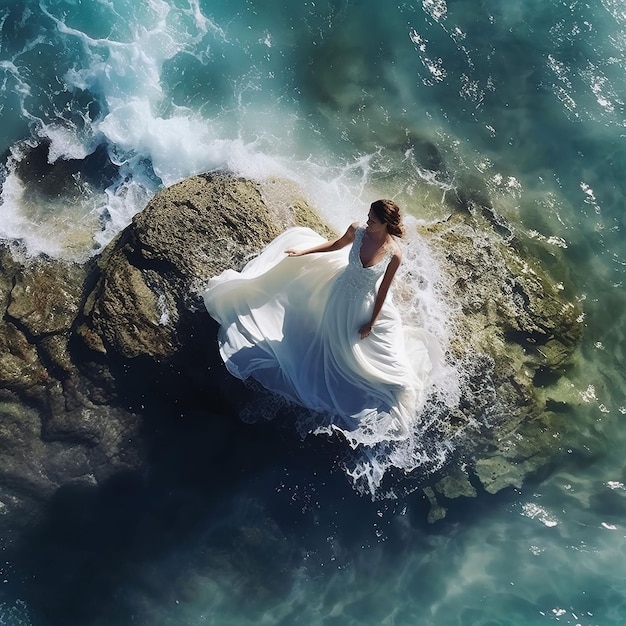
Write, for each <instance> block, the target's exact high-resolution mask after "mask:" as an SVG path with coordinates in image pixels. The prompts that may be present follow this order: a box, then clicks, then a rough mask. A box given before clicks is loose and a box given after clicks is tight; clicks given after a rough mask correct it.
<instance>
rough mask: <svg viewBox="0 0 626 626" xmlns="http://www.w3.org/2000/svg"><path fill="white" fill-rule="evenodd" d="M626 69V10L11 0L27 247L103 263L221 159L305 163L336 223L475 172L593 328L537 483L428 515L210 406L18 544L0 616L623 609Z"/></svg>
mask: <svg viewBox="0 0 626 626" xmlns="http://www.w3.org/2000/svg"><path fill="white" fill-rule="evenodd" d="M625 66H626V7H625V5H624V4H623V2H621V1H620V0H596V1H595V2H587V3H585V2H581V1H580V0H518V1H511V2H501V1H496V0H474V1H470V0H448V1H446V0H422V1H414V2H397V3H382V2H373V1H372V0H320V1H309V2H286V1H285V0H267V1H266V2H263V3H261V2H254V1H251V0H230V1H229V2H217V1H216V0H146V1H144V2H135V1H131V0H82V1H81V0H15V1H9V0H0V120H2V124H1V125H0V147H1V150H0V152H1V153H2V170H1V175H0V180H1V182H2V189H1V195H0V201H1V204H0V237H1V238H2V239H3V240H6V241H9V242H11V244H12V245H13V246H14V249H15V251H16V254H22V255H26V256H28V255H31V256H32V255H37V254H40V253H45V254H49V255H52V256H56V257H60V258H69V259H86V258H88V257H89V256H90V255H93V254H95V253H97V252H98V251H99V250H101V249H102V247H103V246H104V245H106V243H107V242H108V241H110V240H111V238H112V237H113V236H114V235H115V234H116V233H117V232H119V230H120V229H122V228H123V227H124V226H126V225H127V224H128V223H129V221H130V219H131V218H132V216H133V214H135V213H136V212H137V211H139V210H141V208H143V206H145V204H146V202H147V201H148V199H149V198H150V197H152V195H153V194H154V193H155V192H156V191H158V190H159V189H160V188H162V187H163V186H166V185H169V184H171V183H174V182H176V181H178V180H180V179H182V178H184V177H186V176H189V175H191V174H194V173H198V172H203V171H207V170H212V169H222V168H226V169H229V170H231V171H233V172H235V173H236V174H240V175H243V176H248V177H252V178H257V179H263V178H266V177H273V176H281V177H285V178H287V179H291V180H293V181H295V182H297V183H298V184H299V185H301V186H302V187H303V188H304V190H305V191H306V193H307V194H308V196H309V198H310V199H311V201H312V202H313V203H314V204H316V205H317V206H318V207H320V210H321V211H322V213H323V214H324V215H325V217H326V218H327V219H328V220H329V221H330V222H331V223H332V224H333V225H335V226H337V227H338V228H341V227H343V226H345V225H346V224H347V223H348V222H350V221H351V220H353V219H356V218H360V217H361V216H364V215H365V213H366V207H367V205H368V204H369V202H371V200H372V199H373V198H376V197H380V196H390V197H393V198H394V199H396V200H397V201H398V202H399V204H401V205H402V206H403V207H405V209H406V211H407V212H408V213H410V214H412V215H413V216H414V218H415V219H420V220H430V219H437V218H441V217H444V216H445V215H446V210H447V209H446V206H445V203H444V199H445V196H446V194H448V193H451V192H452V191H453V190H454V189H455V188H456V187H458V186H462V185H463V184H464V183H466V182H467V181H478V182H479V184H480V185H484V188H485V189H486V190H487V191H488V193H489V195H490V197H491V198H492V200H493V204H494V207H495V210H496V211H497V213H498V214H499V215H501V216H502V218H503V219H504V220H506V222H507V224H508V226H509V227H510V228H511V229H512V230H513V231H514V232H515V233H517V234H519V235H520V236H522V237H530V238H533V239H536V240H539V241H542V242H544V244H545V246H546V250H547V253H546V254H545V258H544V259H542V260H543V261H544V262H545V263H546V264H547V265H548V267H550V268H552V269H554V271H558V272H560V274H559V275H558V278H559V279H560V280H562V281H563V283H564V286H565V288H566V289H567V291H568V294H570V295H572V297H575V298H576V299H577V300H578V301H579V302H580V304H581V307H582V310H583V312H584V320H585V325H586V332H585V337H584V341H583V344H582V346H581V349H580V353H579V355H578V359H577V363H576V366H575V367H574V368H573V369H572V371H571V372H570V373H569V375H568V379H567V380H566V381H565V382H564V385H563V386H564V393H565V394H566V396H567V398H568V399H569V401H570V404H571V407H572V409H571V411H569V412H568V415H567V421H568V429H567V432H566V433H563V439H562V440H563V447H562V449H561V451H560V454H558V455H557V456H556V458H555V460H554V462H553V463H552V464H551V465H550V466H548V467H547V468H546V469H545V471H544V472H542V473H541V475H540V476H537V477H535V478H534V479H533V480H532V481H528V482H527V483H526V484H524V485H523V486H522V488H521V489H518V490H514V489H511V490H507V491H505V492H503V493H500V494H498V495H497V496H486V495H481V496H479V497H478V498H475V499H468V500H464V501H459V502H458V503H455V505H454V507H453V508H452V509H451V510H450V511H449V512H448V516H447V518H446V519H445V520H444V521H442V522H440V523H438V524H436V525H432V526H431V525H428V524H427V523H426V522H425V517H426V514H425V512H426V510H427V503H425V502H424V499H423V498H422V497H421V496H420V495H419V494H411V495H409V496H406V497H404V498H398V499H396V500H389V499H388V500H376V501H372V500H370V499H369V498H367V497H362V496H360V495H358V494H357V493H356V492H355V491H354V490H353V489H352V488H351V486H350V485H349V484H348V482H347V481H346V480H345V477H344V475H343V474H342V472H341V471H340V469H339V468H338V467H337V464H334V463H333V460H332V459H329V458H327V457H326V456H324V454H323V453H322V452H321V451H320V450H319V449H317V448H316V444H315V442H311V441H309V440H305V441H304V442H303V441H301V440H300V439H299V438H298V437H297V436H296V435H295V433H289V432H286V431H285V429H281V428H280V426H279V425H277V424H274V423H271V422H268V423H255V424H244V423H239V422H237V420H236V419H235V418H234V417H233V416H231V418H230V419H228V416H226V417H223V418H220V419H218V418H216V417H215V416H213V418H212V420H211V421H210V423H209V422H208V420H207V419H206V414H205V413H204V412H203V411H206V410H210V407H208V408H207V407H196V408H195V409H196V418H195V419H189V420H187V421H186V423H185V424H184V425H181V430H180V433H179V435H178V438H177V439H173V440H170V441H167V442H157V443H155V446H156V449H159V450H160V451H161V453H162V458H161V459H160V462H159V468H158V470H156V471H155V475H153V476H151V477H149V479H148V478H146V477H138V476H133V475H130V476H123V477H120V478H119V480H117V481H114V482H113V483H112V484H110V485H107V486H106V488H102V489H100V490H96V489H78V488H77V489H72V490H66V491H64V493H63V494H60V496H59V497H58V498H56V499H55V501H54V502H53V503H52V504H51V506H50V508H49V511H48V513H47V518H46V520H45V521H44V522H43V523H42V524H40V525H39V526H38V527H37V528H36V529H34V530H33V531H32V534H31V536H29V537H28V541H27V542H23V541H22V542H20V545H19V547H16V542H15V541H14V538H13V537H11V536H6V537H2V541H1V542H0V543H1V544H2V549H3V554H4V555H6V558H5V559H2V560H0V581H1V582H2V585H0V624H10V625H13V624H28V625H33V626H34V625H57V624H58V625H70V624H77V625H78V624H80V625H89V624H98V625H107V626H109V625H111V626H121V625H126V624H150V625H158V626H170V625H171V626H180V625H194V626H195V625H201V624H213V625H217V626H223V625H224V626H225V625H229V626H230V625H233V626H234V625H237V626H239V625H244V624H268V625H274V624H284V625H290V624H303V625H314V624H315V625H317V624H319V625H324V626H331V625H333V626H335V625H339V626H352V625H355V626H356V625H370V624H371V625H385V626H392V625H393V626H509V625H510V626H521V625H535V624H537V625H540V624H552V623H561V624H572V625H575V624H580V625H581V626H592V625H593V626H596V625H597V626H621V625H623V624H626V558H625V557H626V461H625V460H624V454H623V449H624V445H625V444H626V432H625V431H626V429H625V428H624V424H625V421H626V382H625V377H624V369H625V365H626V363H625V361H626V337H625V333H626V324H625V322H626V319H625V317H626V314H625V312H626V298H625V290H624V280H625V274H626V251H625V250H626V248H625V246H624V237H625V233H624V230H625V228H626V224H625V220H624V215H625V211H624V207H625V206H626V198H625V197H624V196H625V194H624V191H623V189H624V171H625V168H626V143H625V142H626V74H625V72H624V67H625ZM433 146H434V147H435V148H436V150H434V149H433ZM563 267H564V268H565V270H563V269H562V268H563ZM192 412H193V411H192ZM161 417H162V419H167V416H161ZM216 429H217V431H218V433H219V437H218V439H219V440H220V441H222V442H223V443H224V445H223V446H222V448H221V449H220V451H219V453H217V452H215V450H213V449H212V448H211V446H212V444H211V441H213V440H215V439H216V434H215V433H216ZM205 448H206V450H207V452H206V454H204V455H203V452H204V450H205ZM189 451H191V452H192V453H195V455H194V454H189V458H192V457H193V458H196V457H198V458H203V457H206V459H203V460H202V461H198V462H197V463H196V464H194V465H193V466H192V467H188V466H186V465H185V463H183V462H182V460H183V459H185V455H186V453H187V452H189ZM211 452H213V454H211Z"/></svg>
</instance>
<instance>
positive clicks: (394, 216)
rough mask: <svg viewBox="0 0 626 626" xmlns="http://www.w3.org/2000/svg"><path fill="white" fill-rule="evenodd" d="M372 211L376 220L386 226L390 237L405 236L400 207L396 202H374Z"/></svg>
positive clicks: (371, 207) (371, 206)
mask: <svg viewBox="0 0 626 626" xmlns="http://www.w3.org/2000/svg"><path fill="white" fill-rule="evenodd" d="M370 209H371V210H372V212H373V213H374V215H375V216H376V218H377V219H378V220H379V221H380V222H382V223H383V224H385V226H386V227H387V232H388V233H389V234H390V235H394V236H395V237H402V235H403V234H404V229H403V228H402V217H401V216H400V207H398V205H397V204H396V203H395V202H393V201H392V200H376V201H375V202H372V204H371V205H370Z"/></svg>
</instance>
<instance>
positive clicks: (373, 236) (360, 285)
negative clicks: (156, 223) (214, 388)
mask: <svg viewBox="0 0 626 626" xmlns="http://www.w3.org/2000/svg"><path fill="white" fill-rule="evenodd" d="M401 235H402V227H401V221H400V211H399V209H398V207H397V205H396V204H395V203H393V202H392V201H390V200H377V201H376V202H374V203H372V205H371V207H370V211H369V214H368V219H367V226H366V227H365V228H363V227H360V226H359V225H358V224H356V223H354V224H351V225H350V226H349V227H348V229H347V230H346V232H345V233H344V234H343V235H342V236H341V237H339V238H338V239H335V240H334V241H330V242H329V241H325V240H324V239H323V238H322V237H321V236H320V235H318V234H317V233H315V232H314V231H312V230H311V229H308V228H291V229H289V230H287V231H285V232H284V233H283V234H282V235H280V236H279V237H277V238H276V239H275V240H274V241H273V242H272V243H270V244H269V246H267V248H265V250H263V251H262V252H261V254H260V255H259V256H258V257H256V258H254V259H253V260H252V261H250V262H249V263H248V264H247V265H246V266H245V267H244V269H243V270H242V272H241V273H238V272H234V271H233V270H227V271H225V272H223V273H222V274H221V275H220V276H218V277H216V278H213V279H211V281H210V283H209V287H208V289H207V290H206V291H205V292H204V294H203V297H204V301H205V305H206V307H207V310H208V311H209V313H210V314H211V316H212V317H214V318H215V319H216V320H217V321H218V322H219V323H220V324H221V328H220V332H219V336H218V339H219V342H220V352H221V354H222V358H223V359H224V362H225V364H226V366H227V367H228V369H229V371H230V372H231V373H232V374H234V375H235V376H238V377H239V378H242V379H246V378H248V377H250V376H251V377H252V378H254V379H256V380H257V381H259V382H260V383H261V384H262V385H264V386H265V387H266V388H268V389H270V390H272V391H275V392H278V393H280V394H281V395H283V396H284V397H286V398H288V399H290V400H292V401H295V402H297V403H298V404H300V405H303V406H305V407H308V408H310V409H313V410H315V411H317V412H318V413H319V414H321V415H320V426H323V425H330V426H332V427H333V428H334V429H338V430H340V431H341V432H342V433H343V434H344V435H345V436H346V437H347V438H348V439H349V440H350V441H351V442H352V443H353V444H354V445H356V444H366V445H374V444H376V443H379V442H381V441H386V440H398V439H404V438H407V437H408V436H410V434H411V431H412V424H413V422H414V420H415V417H416V413H417V411H418V409H419V406H420V405H421V403H422V401H423V395H424V391H425V389H426V386H427V382H428V374H429V372H430V369H431V364H430V359H429V356H428V352H427V350H426V348H425V346H424V343H423V342H422V341H421V340H420V336H419V331H418V330H417V329H409V328H403V325H402V321H401V319H400V316H399V314H398V311H397V310H396V308H395V306H394V305H393V303H392V302H391V298H390V297H389V288H390V286H391V283H392V281H393V278H394V276H395V274H396V272H397V270H398V267H399V266H400V262H401V259H402V253H401V250H400V247H399V245H398V243H397V242H396V239H395V238H396V237H400V236H401ZM346 252H348V254H346ZM285 253H286V254H287V256H285ZM322 416H324V417H323V418H322Z"/></svg>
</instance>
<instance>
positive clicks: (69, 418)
mask: <svg viewBox="0 0 626 626" xmlns="http://www.w3.org/2000/svg"><path fill="white" fill-rule="evenodd" d="M468 202H469V201H467V199H465V200H464V202H463V203H462V204H463V206H462V207H460V210H454V211H452V213H451V216H450V218H449V219H448V220H446V221H443V222H439V223H435V224H431V225H428V226H422V227H420V233H421V235H422V237H423V238H424V239H425V240H426V241H427V242H428V244H429V246H430V247H431V248H432V251H433V254H434V255H435V257H436V258H437V259H438V261H439V263H440V264H441V267H442V269H443V272H442V273H443V274H444V275H446V276H447V277H448V279H447V280H446V281H445V284H443V285H442V287H441V289H442V294H443V297H445V298H449V299H450V301H454V302H455V303H456V304H457V308H456V310H457V311H458V319H457V320H452V321H451V323H453V324H454V326H455V329H456V330H457V331H458V332H455V333H454V336H455V340H454V341H453V342H452V343H451V345H450V346H449V351H448V355H447V356H448V358H449V359H450V360H451V361H457V362H463V363H464V364H465V365H464V368H465V369H464V371H465V372H466V379H465V381H464V388H463V394H462V398H461V402H460V403H459V406H457V407H455V408H453V409H447V412H446V413H445V414H443V415H441V417H440V421H439V422H438V424H439V425H440V431H441V433H440V434H441V436H446V437H450V438H454V439H455V440H456V441H457V442H462V443H459V444H458V447H459V455H458V456H457V457H455V456H454V455H451V457H450V460H449V462H448V463H447V464H446V465H445V467H443V468H441V470H440V471H439V473H438V474H435V475H432V476H431V477H430V478H429V480H428V481H427V482H426V483H425V484H423V485H422V486H423V487H424V488H425V489H426V491H424V493H425V495H426V496H427V498H428V499H429V500H430V501H431V503H432V505H433V508H432V511H433V512H432V516H433V519H435V518H436V517H439V516H441V515H442V514H443V512H444V508H445V506H446V503H447V502H448V501H449V500H451V499H454V498H457V497H460V496H472V495H475V494H476V490H477V489H480V488H482V489H485V490H486V491H489V492H496V491H498V490H500V489H502V488H503V487H506V486H509V485H519V484H520V483H521V481H522V480H523V479H524V477H525V476H527V475H528V474H529V473H531V472H534V471H536V470H537V468H539V467H541V466H542V465H543V464H544V463H545V462H546V461H547V460H548V459H549V458H550V457H551V455H552V454H553V451H554V449H555V447H556V446H557V445H558V436H559V432H560V430H561V428H562V424H561V417H560V415H561V413H560V407H562V406H563V398H562V397H560V396H559V397H557V394H556V392H554V393H553V390H556V389H557V388H558V381H559V379H560V378H561V376H562V375H563V373H564V372H565V371H566V368H567V367H568V364H569V362H570V360H571V358H572V356H573V354H574V351H575V348H576V345H577V342H578V340H579V338H580V334H581V323H580V321H579V312H578V310H577V308H576V306H575V305H574V304H572V303H570V302H568V301H567V299H566V298H565V297H564V295H563V293H564V292H563V290H562V289H560V288H559V286H557V284H556V282H555V281H554V279H551V278H550V277H549V276H548V275H547V274H546V272H545V271H544V270H543V269H542V267H541V266H540V264H539V263H538V262H536V261H534V260H533V258H532V255H529V254H528V251H526V250H522V249H521V244H520V243H519V242H518V241H516V240H515V238H514V237H512V236H510V232H508V231H507V232H506V233H505V235H506V239H505V238H503V233H502V229H500V228H498V229H496V228H494V224H493V222H492V220H491V217H492V216H493V211H492V210H491V208H490V209H489V211H487V212H483V213H481V212H480V211H478V212H477V211H467V210H466V209H467V207H468ZM470 204H471V202H470ZM295 224H300V225H309V226H312V227H313V228H315V229H316V230H318V231H320V232H322V233H324V234H326V235H329V236H330V235H331V232H330V230H329V228H328V227H327V226H326V225H325V224H323V223H322V221H321V220H320V218H319V217H318V216H317V215H316V213H315V211H314V210H313V209H312V208H311V207H309V206H308V205H307V203H306V202H305V201H304V200H303V199H302V197H301V195H300V192H299V190H298V189H297V188H295V187H294V186H293V185H291V184H290V183H287V182H285V181H278V180H276V181H268V182H265V183H263V184H259V183H253V182H250V181H246V180H242V179H237V178H233V177H231V176H228V175H225V174H211V175H201V176H194V177H192V178H189V179H187V180H185V181H182V182H181V183H179V184H177V185H174V186H172V187H170V188H169V189H167V190H164V191H162V192H161V193H159V194H158V195H157V196H156V197H155V198H154V199H153V200H152V201H151V202H150V203H149V205H148V206H147V207H146V209H145V210H144V211H143V212H141V213H140V214H138V215H137V216H135V218H134V219H133V222H132V224H131V225H130V226H129V227H128V228H126V229H125V230H124V231H123V232H122V233H120V235H119V236H118V237H117V238H116V239H115V240H114V241H113V242H112V243H111V244H110V245H109V246H108V247H107V249H106V250H105V251H104V253H103V254H101V255H100V256H99V257H98V258H97V259H95V260H94V261H92V262H91V263H88V264H86V265H71V264H63V263H59V262H55V261H52V260H50V259H38V260H36V261H31V262H29V263H26V262H22V263H20V262H17V261H15V260H14V259H13V257H12V255H11V253H10V251H9V250H8V249H6V248H4V249H2V250H0V254H1V255H2V267H3V273H2V275H1V276H0V304H1V305H2V307H3V310H4V315H3V317H2V320H1V321H0V325H1V327H0V342H2V356H1V357H0V384H1V388H2V390H3V391H2V392H1V393H0V411H1V412H2V415H1V417H2V420H1V424H2V425H1V427H0V440H1V441H2V445H3V450H4V454H3V455H2V458H1V459H0V485H2V487H0V502H2V503H3V504H0V507H2V506H4V507H5V508H6V509H10V508H19V507H20V506H24V507H25V506H27V505H28V503H29V502H35V501H38V500H42V499H45V498H46V497H47V495H49V494H50V493H52V492H53V491H54V490H55V489H56V488H57V487H58V486H59V485H61V484H65V483H67V482H68V481H69V482H71V481H79V482H88V483H97V482H99V481H101V480H102V479H104V478H106V477H108V476H111V475H112V474H114V473H115V472H118V471H121V470H123V469H128V468H140V467H142V466H144V464H145V463H146V462H147V457H146V454H147V452H146V448H145V445H144V443H143V442H144V441H145V438H146V432H147V431H149V430H150V428H151V426H150V424H151V423H158V424H159V428H160V429H165V435H163V433H161V436H162V437H163V436H164V437H167V428H168V423H169V422H168V420H170V421H171V418H172V416H175V415H181V414H183V413H185V412H186V411H190V410H194V407H195V406H204V407H206V406H211V407H212V409H211V410H212V411H214V412H216V413H220V414H222V415H226V414H230V413H232V412H237V411H239V410H241V408H242V406H244V404H246V403H247V404H246V406H248V407H249V406H250V401H252V404H253V405H254V402H255V397H254V392H253V391H251V390H250V389H248V388H246V387H245V386H244V385H243V384H241V383H240V382H239V381H236V380H234V379H232V378H231V377H230V376H228V375H227V374H225V371H224V368H223V367H221V364H220V359H219V356H218V354H217V350H216V342H215V332H216V325H215V323H214V322H213V321H212V320H211V319H210V317H209V316H208V314H207V313H206V311H205V310H204V308H203V307H202V306H201V303H200V301H199V297H198V293H199V290H200V288H201V287H202V285H203V284H205V283H206V281H207V280H208V279H209V277H211V276H213V275H215V274H217V273H219V272H221V271H222V270H224V269H226V268H228V267H239V266H241V265H242V264H243V263H244V262H245V260H246V258H248V257H249V256H250V255H253V254H254V253H256V252H257V251H258V250H260V249H261V248H262V247H263V246H264V245H265V244H266V243H268V242H269V241H270V240H271V239H273V238H274V237H275V236H276V235H277V234H278V233H279V232H281V231H282V230H283V229H284V228H286V227H288V226H291V225H295ZM155 415H161V416H162V419H160V420H158V419H156V418H155ZM463 432H465V433H467V436H466V437H463V436H459V434H460V433H463ZM219 446H220V440H219V436H217V435H216V438H215V439H214V441H212V442H211V443H210V447H211V449H212V450H217V449H219ZM148 456H149V452H148ZM459 459H461V460H462V462H461V460H459ZM148 460H149V459H148Z"/></svg>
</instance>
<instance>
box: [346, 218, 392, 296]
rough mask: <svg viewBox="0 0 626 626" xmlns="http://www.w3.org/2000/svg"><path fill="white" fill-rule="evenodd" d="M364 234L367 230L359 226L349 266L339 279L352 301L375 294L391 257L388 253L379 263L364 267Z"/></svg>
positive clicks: (349, 258) (389, 252)
mask: <svg viewBox="0 0 626 626" xmlns="http://www.w3.org/2000/svg"><path fill="white" fill-rule="evenodd" d="M364 234H365V229H364V228H363V227H362V226H359V227H358V228H357V229H356V232H355V233H354V242H353V243H352V248H351V249H350V254H349V256H348V265H347V266H346V269H345V270H344V272H343V273H342V275H341V276H340V277H339V280H340V281H341V286H342V289H345V295H346V296H347V297H348V298H351V299H357V298H358V299H362V298H363V299H364V298H366V297H367V296H368V295H371V294H373V292H374V290H375V287H376V283H377V282H378V280H379V279H380V277H381V276H382V275H383V274H384V272H385V270H386V269H387V264H388V263H389V259H390V257H391V251H388V252H387V253H386V254H385V255H384V256H383V258H382V259H381V260H380V261H378V263H376V264H374V265H370V266H368V267H364V266H363V263H362V262H361V244H362V243H363V235H364Z"/></svg>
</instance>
